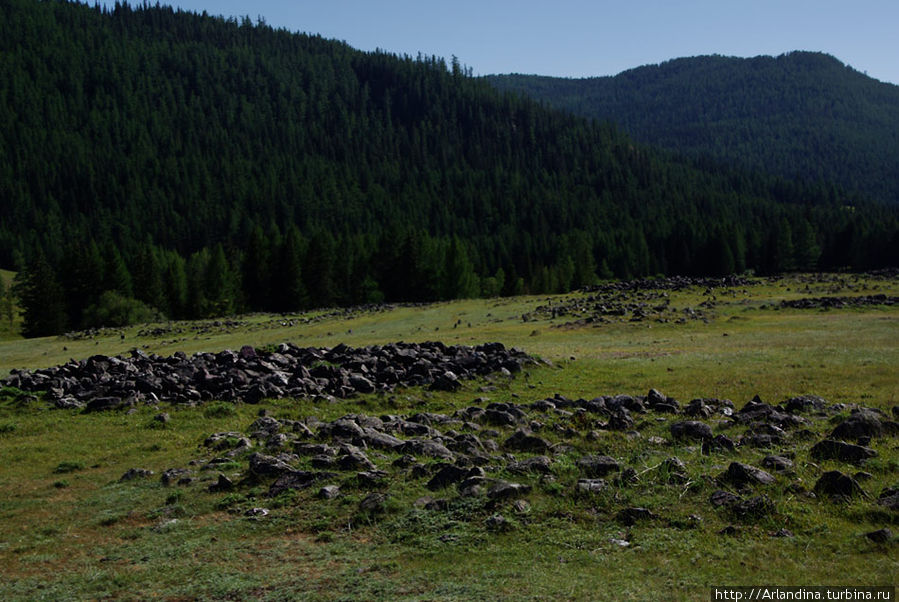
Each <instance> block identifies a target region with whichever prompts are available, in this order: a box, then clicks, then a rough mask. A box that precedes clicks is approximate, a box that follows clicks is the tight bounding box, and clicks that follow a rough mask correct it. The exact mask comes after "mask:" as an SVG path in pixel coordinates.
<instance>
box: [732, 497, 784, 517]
mask: <svg viewBox="0 0 899 602" xmlns="http://www.w3.org/2000/svg"><path fill="white" fill-rule="evenodd" d="M728 509H729V510H730V511H731V512H732V513H733V514H734V515H735V516H737V517H739V518H741V519H758V518H762V517H765V516H768V515H770V514H773V513H774V509H775V506H774V501H772V500H771V498H769V497H768V496H767V495H759V496H756V497H752V498H749V499H748V500H740V501H739V502H737V503H736V504H732V505H730V506H728Z"/></svg>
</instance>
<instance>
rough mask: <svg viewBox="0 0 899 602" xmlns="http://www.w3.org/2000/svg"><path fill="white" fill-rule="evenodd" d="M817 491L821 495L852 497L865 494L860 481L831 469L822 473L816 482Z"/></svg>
mask: <svg viewBox="0 0 899 602" xmlns="http://www.w3.org/2000/svg"><path fill="white" fill-rule="evenodd" d="M815 493H816V494H818V495H819V496H821V495H826V496H831V497H845V498H852V497H855V496H858V495H861V496H863V495H865V492H864V491H863V490H862V488H861V485H859V484H858V481H856V480H855V479H853V478H852V477H850V476H848V475H844V474H843V473H841V472H840V471H838V470H831V471H829V472H825V473H824V474H823V475H821V478H819V479H818V481H817V482H816V483H815Z"/></svg>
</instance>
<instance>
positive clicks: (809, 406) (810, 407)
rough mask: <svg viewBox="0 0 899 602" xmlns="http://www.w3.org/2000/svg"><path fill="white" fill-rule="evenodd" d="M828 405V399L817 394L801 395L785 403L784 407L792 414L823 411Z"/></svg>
mask: <svg viewBox="0 0 899 602" xmlns="http://www.w3.org/2000/svg"><path fill="white" fill-rule="evenodd" d="M825 407H827V400H825V399H823V398H821V397H818V396H817V395H800V396H798V397H793V398H792V399H789V400H787V401H786V402H785V403H784V409H785V410H786V411H787V412H789V413H790V414H802V413H805V412H812V411H821V410H823V409H824V408H825Z"/></svg>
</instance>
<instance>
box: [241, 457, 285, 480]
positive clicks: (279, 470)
mask: <svg viewBox="0 0 899 602" xmlns="http://www.w3.org/2000/svg"><path fill="white" fill-rule="evenodd" d="M292 470H293V468H292V467H291V466H290V465H289V464H287V463H286V462H284V461H283V460H280V459H278V458H275V457H274V456H266V455H264V454H260V453H259V452H254V453H253V454H252V455H251V456H250V474H252V475H254V476H256V477H278V476H281V475H282V474H284V473H286V472H290V471H292Z"/></svg>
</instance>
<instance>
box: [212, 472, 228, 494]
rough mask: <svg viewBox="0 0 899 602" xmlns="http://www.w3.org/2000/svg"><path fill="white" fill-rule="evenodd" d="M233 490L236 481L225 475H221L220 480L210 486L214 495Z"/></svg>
mask: <svg viewBox="0 0 899 602" xmlns="http://www.w3.org/2000/svg"><path fill="white" fill-rule="evenodd" d="M232 489H234V481H232V480H231V479H229V478H228V477H226V476H225V475H223V474H220V475H219V478H218V480H217V481H216V482H215V483H213V484H212V485H210V486H209V491H210V492H212V493H215V492H218V491H231V490H232Z"/></svg>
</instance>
